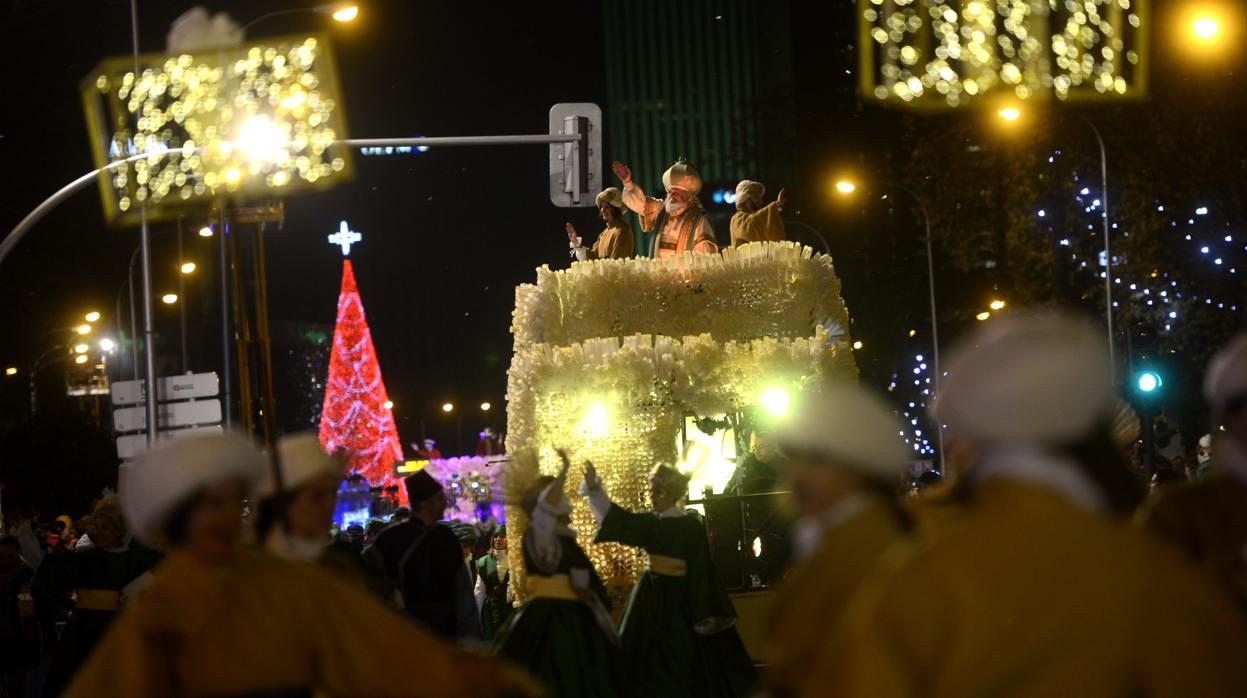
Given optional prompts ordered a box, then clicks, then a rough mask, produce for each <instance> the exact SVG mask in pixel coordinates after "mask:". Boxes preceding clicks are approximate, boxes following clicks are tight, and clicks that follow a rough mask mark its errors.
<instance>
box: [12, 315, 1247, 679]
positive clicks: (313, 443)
mask: <svg viewBox="0 0 1247 698" xmlns="http://www.w3.org/2000/svg"><path fill="white" fill-rule="evenodd" d="M1102 345H1103V341H1102V337H1101V335H1100V334H1099V332H1098V331H1097V330H1096V329H1094V328H1092V327H1091V326H1090V325H1088V324H1086V323H1084V322H1083V321H1081V320H1077V319H1071V318H1069V317H1067V316H1063V315H1056V314H1039V315H1030V316H1026V315H1019V316H1017V317H1014V318H1004V319H1001V320H1000V321H999V322H993V323H991V324H990V325H988V326H986V327H984V328H982V329H980V331H978V332H976V333H974V334H972V336H970V337H969V338H967V339H966V340H965V341H963V342H962V344H961V346H960V347H959V348H957V349H956V350H955V351H953V352H952V353H951V356H950V360H949V363H948V376H947V380H946V382H945V384H944V386H943V389H942V391H941V393H940V395H939V396H938V397H937V399H936V401H935V404H934V405H933V416H934V418H935V419H937V420H939V422H940V423H941V424H943V425H944V426H945V430H946V434H945V444H946V452H945V457H946V460H947V461H948V464H949V465H948V468H947V472H946V473H945V474H944V477H943V478H942V480H941V481H940V482H934V481H933V480H932V479H930V478H928V479H927V480H926V481H925V482H924V485H925V486H924V487H923V488H922V489H921V491H920V492H919V493H918V494H917V495H916V496H914V495H911V494H910V493H908V492H906V491H904V488H901V487H898V486H897V483H898V482H899V481H901V480H903V479H906V478H907V477H908V473H907V468H908V460H909V454H908V450H907V448H906V447H905V445H904V444H903V443H902V442H901V441H900V439H899V437H898V433H899V432H900V431H901V430H900V428H899V424H898V421H897V417H896V415H895V413H894V412H893V411H892V410H891V409H890V408H889V407H887V406H886V405H885V403H884V402H883V401H882V400H881V399H880V398H879V397H878V396H876V395H873V394H872V393H870V392H869V391H867V390H865V389H863V388H861V387H858V386H856V385H849V384H834V385H826V386H817V387H815V388H814V389H811V390H809V391H806V392H803V393H802V395H801V397H800V398H799V399H797V400H796V401H795V403H794V404H793V406H792V411H791V415H790V416H789V417H788V418H787V419H785V420H783V421H781V422H779V423H777V424H776V425H774V429H773V431H769V432H767V436H766V439H765V440H766V442H767V443H770V442H773V443H774V447H775V450H777V452H778V453H780V454H782V459H780V460H776V459H774V458H771V457H768V458H766V459H765V460H766V462H768V463H779V465H776V466H774V468H776V473H775V475H777V476H778V477H780V478H782V479H783V480H784V481H786V482H787V483H788V484H789V489H790V490H791V492H792V495H791V507H792V509H793V511H794V513H795V520H796V523H795V525H794V527H793V531H792V536H791V540H792V554H791V561H790V567H791V570H790V572H789V574H787V575H786V579H785V582H784V583H783V584H782V585H781V586H780V588H779V591H778V593H777V594H776V600H775V603H774V606H773V608H772V609H771V613H770V614H769V617H768V620H767V632H766V642H765V646H764V647H763V648H761V650H760V651H758V652H755V656H753V657H751V656H750V655H749V653H748V652H747V651H746V648H745V645H744V643H743V642H742V639H741V636H740V634H739V632H738V630H737V627H736V621H737V612H736V609H735V608H734V606H733V602H732V599H731V597H730V596H729V595H728V594H727V592H726V590H725V588H724V586H723V583H722V581H721V580H720V579H719V577H718V575H717V573H716V570H715V560H714V555H713V553H712V548H711V545H710V542H709V540H708V536H707V531H706V527H705V525H704V523H703V521H702V520H701V519H700V518H699V517H697V516H695V515H693V514H691V513H690V512H689V511H688V509H687V508H686V505H685V501H686V499H687V498H688V495H689V492H688V487H689V480H688V476H687V475H685V474H683V473H681V472H679V471H678V470H677V469H675V468H673V467H671V466H667V465H656V466H655V467H654V468H653V470H652V471H651V475H650V480H649V497H650V503H651V511H648V512H636V511H629V510H627V509H625V508H623V507H621V506H619V505H618V504H616V503H614V502H613V501H612V500H611V498H610V493H609V492H608V491H607V488H606V486H605V484H604V483H603V481H602V479H601V478H600V477H599V476H598V475H597V472H596V469H595V468H594V466H593V464H592V463H589V462H586V463H584V477H583V478H582V479H581V480H580V481H579V482H575V483H569V482H567V473H568V471H569V469H570V466H571V459H570V457H569V456H568V454H567V453H566V452H564V451H559V457H560V459H561V469H560V471H559V472H558V473H557V474H555V475H539V474H537V473H536V466H535V465H534V466H533V474H532V477H531V481H529V482H526V483H525V484H524V486H523V487H522V488H521V490H520V491H521V494H520V495H519V497H518V500H517V501H515V502H512V503H513V504H515V505H517V506H518V507H519V508H520V509H521V510H522V511H523V512H524V517H525V522H526V526H525V529H524V534H523V536H522V544H523V545H522V550H520V551H518V553H517V554H516V555H510V552H511V551H509V550H508V546H507V536H506V530H505V529H503V528H494V529H487V530H485V531H483V532H482V530H481V529H480V528H479V527H475V526H470V525H466V524H457V523H450V522H445V521H443V520H442V519H443V517H444V515H445V511H446V496H445V492H444V490H443V488H442V486H441V485H440V484H439V483H438V482H437V481H436V480H435V479H434V478H432V477H431V476H430V475H429V474H428V473H426V472H424V471H420V472H417V473H415V474H414V475H412V476H410V477H408V478H407V479H406V481H405V482H404V486H405V488H406V494H407V498H408V500H409V503H410V507H409V508H407V507H404V508H400V509H398V510H396V511H395V512H394V513H393V516H391V517H390V519H389V520H387V521H374V522H371V523H370V524H369V525H368V526H367V527H366V528H364V529H361V530H360V531H359V532H358V534H357V535H346V534H345V532H343V533H339V534H337V535H335V534H334V533H333V532H332V530H333V529H332V528H331V525H332V516H333V511H334V503H335V497H336V494H337V491H338V486H339V484H340V482H341V481H342V479H343V478H344V476H345V475H346V473H345V472H344V469H343V464H342V461H341V460H340V459H338V458H336V457H334V456H332V455H327V454H325V453H324V452H323V451H322V450H321V448H320V444H319V442H318V440H317V438H316V437H315V436H314V435H311V434H299V435H292V436H287V437H284V438H282V439H281V440H280V441H279V443H278V444H277V446H276V448H274V449H273V451H272V452H271V453H265V452H263V451H261V450H260V449H258V448H257V447H256V446H254V445H253V444H252V443H250V442H249V441H247V440H245V439H243V438H241V437H238V436H234V435H206V436H195V437H188V438H184V439H178V440H172V441H165V442H160V443H158V444H157V445H155V446H154V447H153V448H151V449H150V450H149V451H147V452H145V453H144V454H142V455H141V456H139V457H138V458H136V459H134V460H133V461H131V462H129V463H127V464H126V465H124V466H123V468H122V470H121V473H120V476H119V494H118V495H112V494H107V496H105V497H103V498H102V499H101V500H99V501H98V502H97V503H96V504H95V505H94V507H93V508H92V511H91V514H90V515H89V517H85V518H84V519H83V520H80V521H77V522H74V521H72V520H70V519H69V518H68V517H57V519H56V520H54V521H53V522H52V523H51V524H49V525H48V526H46V527H44V526H42V525H41V524H39V523H38V520H37V517H36V516H34V515H33V514H32V513H31V512H28V511H24V510H20V509H13V510H11V511H9V512H8V528H7V531H6V533H5V535H4V536H3V537H0V592H3V598H2V600H0V639H3V641H4V646H5V652H3V653H2V655H0V669H2V670H3V672H4V673H3V683H2V684H0V685H2V688H3V691H4V693H3V695H6V696H21V695H29V694H32V693H33V694H35V695H39V694H40V693H34V692H35V691H41V694H42V695H45V696H56V695H67V696H75V697H76V696H114V695H115V696H127V697H133V696H173V695H208V696H214V695H217V696H219V695H311V692H314V691H321V692H326V693H328V694H330V695H343V696H348V695H350V696H388V695H438V696H443V695H474V696H475V695H482V696H487V695H520V696H528V695H534V696H535V695H559V696H638V697H639V696H715V697H718V696H724V697H726V696H749V695H762V696H821V695H837V696H871V697H874V696H892V695H895V696H907V695H932V696H962V695H1018V696H1020V695H1126V694H1131V695H1134V694H1139V695H1172V696H1178V695H1183V696H1186V695H1200V696H1231V695H1241V693H1242V691H1243V686H1244V683H1243V680H1242V675H1241V670H1240V669H1239V667H1238V664H1237V660H1239V659H1240V658H1241V657H1244V656H1247V622H1245V621H1247V616H1245V615H1244V612H1247V555H1244V550H1247V335H1245V336H1242V337H1239V338H1238V339H1236V340H1235V341H1234V342H1232V343H1231V344H1230V345H1229V346H1228V347H1226V348H1225V349H1224V350H1223V351H1222V352H1221V353H1220V354H1218V355H1217V357H1216V358H1215V359H1214V360H1213V361H1212V362H1211V364H1210V366H1209V368H1208V371H1207V379H1206V382H1205V391H1204V392H1205V396H1206V398H1207V400H1208V402H1209V405H1210V407H1211V409H1212V412H1213V414H1214V418H1215V426H1216V429H1215V430H1214V431H1213V436H1212V437H1211V443H1210V455H1211V458H1210V459H1209V466H1208V469H1207V473H1206V474H1204V475H1203V476H1202V477H1201V478H1199V479H1198V480H1197V481H1194V482H1186V483H1183V484H1181V485H1174V486H1168V487H1161V488H1157V489H1155V490H1154V491H1153V492H1151V494H1150V496H1149V495H1148V491H1147V487H1146V482H1144V481H1142V480H1141V479H1140V478H1138V477H1137V476H1136V474H1135V473H1134V472H1132V468H1131V465H1130V463H1129V460H1128V458H1125V457H1123V448H1122V443H1121V442H1120V433H1119V432H1120V430H1119V429H1115V420H1116V419H1117V416H1118V412H1119V410H1120V399H1119V396H1118V395H1117V394H1116V392H1115V389H1114V387H1113V385H1112V382H1111V380H1110V378H1109V376H1110V371H1109V366H1108V363H1107V359H1106V357H1105V356H1104V352H1103V347H1102ZM764 450H765V449H764ZM508 467H514V468H516V472H520V470H519V466H518V465H516V464H515V463H514V462H513V463H511V464H510V465H509V466H508ZM759 468H760V466H758V465H756V464H755V465H754V466H752V470H750V469H748V468H746V469H744V470H747V471H748V472H753V471H754V470H759ZM767 472H769V471H767ZM746 474H748V473H746ZM742 477H743V476H742ZM569 488H570V489H569ZM572 495H574V496H579V497H583V498H584V499H585V501H586V503H587V505H588V509H589V511H590V512H591V513H592V516H593V521H594V522H595V526H596V530H595V531H594V540H595V541H596V542H602V543H604V542H611V543H617V544H620V545H623V546H630V547H632V548H636V549H638V550H641V551H644V553H645V554H646V556H647V558H648V562H649V564H648V570H647V571H646V572H644V573H643V574H642V575H641V577H640V579H639V580H638V582H637V583H636V586H635V588H634V590H633V592H632V594H631V596H630V598H629V600H628V602H627V604H626V605H625V606H624V607H623V608H622V609H612V607H611V598H610V594H608V593H607V590H606V585H605V584H604V582H603V575H604V574H605V573H606V571H604V570H599V569H596V568H595V566H594V564H593V562H592V561H591V559H590V557H589V555H587V554H586V552H585V550H584V549H582V548H581V546H580V544H579V543H578V542H577V532H576V531H575V530H574V529H573V528H572V526H571V516H570V515H571V511H572V505H571V499H570V496H572ZM517 569H520V570H523V572H524V574H523V576H522V578H523V580H524V581H523V585H522V588H519V587H517V584H516V581H515V580H516V576H515V575H514V574H513V572H514V571H515V570H517ZM519 599H523V602H522V603H519V601H518V600H519Z"/></svg>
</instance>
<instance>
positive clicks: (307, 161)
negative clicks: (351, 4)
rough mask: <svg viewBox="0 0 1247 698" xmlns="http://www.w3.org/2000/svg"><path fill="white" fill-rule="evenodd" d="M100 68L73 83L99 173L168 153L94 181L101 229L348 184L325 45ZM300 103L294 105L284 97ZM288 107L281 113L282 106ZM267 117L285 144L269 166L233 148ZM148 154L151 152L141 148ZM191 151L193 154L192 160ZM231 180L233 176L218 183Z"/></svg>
mask: <svg viewBox="0 0 1247 698" xmlns="http://www.w3.org/2000/svg"><path fill="white" fill-rule="evenodd" d="M139 66H140V70H141V72H140V75H139V76H137V77H136V76H135V75H134V59H133V58H132V57H129V56H125V57H121V56H118V57H114V58H108V59H106V60H104V61H103V62H102V63H100V65H99V66H97V67H96V68H95V69H94V70H92V71H91V72H90V73H89V74H88V75H87V77H86V78H85V79H84V80H83V83H82V100H83V108H84V110H85V113H86V119H87V126H88V130H89V135H90V141H91V152H92V157H93V159H94V162H95V166H96V167H103V166H105V165H106V164H108V163H109V162H112V161H115V160H120V159H122V158H124V157H127V156H130V155H133V154H135V153H139V152H143V150H144V149H147V150H154V151H167V152H165V154H157V155H154V156H153V157H151V158H146V159H142V160H138V161H136V162H134V163H129V164H126V165H122V166H120V167H118V168H117V169H115V170H113V171H111V172H108V173H102V174H101V175H100V176H99V187H100V197H101V200H102V201H103V205H104V214H105V219H106V220H107V221H108V222H109V223H111V224H115V225H129V224H133V223H135V222H136V221H138V219H139V216H140V209H141V208H142V207H143V206H144V205H145V206H146V209H147V216H148V219H149V220H160V219H168V218H173V217H175V216H176V215H178V213H179V212H182V211H185V210H186V209H187V208H203V207H205V206H206V205H208V204H209V203H210V202H212V201H213V200H214V199H217V198H220V197H241V198H245V197H257V196H259V197H269V198H272V197H274V196H284V195H285V194H287V193H296V192H305V191H316V190H322V189H326V188H328V187H332V186H335V185H337V184H340V183H342V182H345V181H347V180H349V179H350V178H351V177H352V176H353V174H354V163H353V157H352V153H351V149H350V148H347V147H346V146H343V145H333V144H332V142H333V141H336V140H341V139H345V138H347V137H348V132H347V124H346V115H345V110H344V109H343V106H342V99H341V90H340V89H339V81H338V71H337V61H336V58H335V54H334V51H333V46H332V44H331V43H330V41H329V40H328V38H327V37H326V36H325V35H323V34H311V35H294V36H284V37H275V38H269V39H264V40H262V41H248V42H244V43H242V44H238V45H236V46H230V47H226V48H224V49H221V50H220V51H204V52H202V53H197V54H187V53H182V54H166V53H149V54H143V55H141V56H139ZM292 94H299V95H303V99H302V100H300V101H299V103H298V104H295V103H294V101H293V100H289V97H290V95H292ZM283 102H286V104H283ZM252 114H258V115H266V116H268V117H269V118H271V119H273V121H274V122H275V123H277V124H278V125H279V128H280V129H281V131H282V132H283V133H284V134H285V136H286V137H287V138H288V139H289V141H290V142H291V143H292V144H293V145H294V149H293V152H291V149H287V148H283V149H282V152H278V153H276V154H275V157H274V159H273V160H272V161H269V162H256V163H252V162H249V161H246V160H245V158H244V157H243V155H242V154H241V153H240V152H239V150H240V149H239V148H237V147H235V146H234V144H233V142H232V140H231V139H232V138H233V137H234V135H235V133H234V132H235V130H236V129H237V128H239V125H241V124H242V123H243V120H244V119H246V118H247V117H248V116H250V115H252ZM149 142H150V143H153V144H155V145H154V146H148V143H149ZM197 150H198V151H199V152H197ZM232 171H234V172H237V174H238V176H237V177H236V178H232V177H229V176H227V173H230V172H232Z"/></svg>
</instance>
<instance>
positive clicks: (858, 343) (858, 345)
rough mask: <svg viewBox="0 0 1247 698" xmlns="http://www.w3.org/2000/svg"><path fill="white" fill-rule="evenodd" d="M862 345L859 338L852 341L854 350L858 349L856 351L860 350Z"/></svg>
mask: <svg viewBox="0 0 1247 698" xmlns="http://www.w3.org/2000/svg"><path fill="white" fill-rule="evenodd" d="M862 346H863V345H862V340H860V339H859V340H857V341H856V342H853V348H854V349H856V350H858V351H861V349H862Z"/></svg>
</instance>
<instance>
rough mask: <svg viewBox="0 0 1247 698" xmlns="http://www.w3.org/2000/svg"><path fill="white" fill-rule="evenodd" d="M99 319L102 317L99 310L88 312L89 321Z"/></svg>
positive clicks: (87, 318)
mask: <svg viewBox="0 0 1247 698" xmlns="http://www.w3.org/2000/svg"><path fill="white" fill-rule="evenodd" d="M99 319H100V314H99V311H95V310H92V311H91V312H89V313H87V314H86V320H87V322H96V321H97V320H99Z"/></svg>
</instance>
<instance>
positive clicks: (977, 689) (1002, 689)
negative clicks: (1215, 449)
mask: <svg viewBox="0 0 1247 698" xmlns="http://www.w3.org/2000/svg"><path fill="white" fill-rule="evenodd" d="M947 369H948V379H947V381H946V383H945V384H944V386H943V390H942V392H941V393H940V394H939V395H938V396H937V397H936V401H935V404H934V406H933V412H934V417H935V419H936V422H937V423H938V424H942V425H946V429H947V432H946V437H945V443H946V444H950V445H951V449H950V450H951V452H955V453H958V454H961V457H962V458H963V460H964V462H963V463H962V465H963V466H964V472H963V474H962V475H961V476H960V477H959V478H958V482H957V487H958V488H959V492H958V494H959V497H960V499H961V501H962V511H961V513H960V514H959V515H958V520H957V522H956V524H955V525H954V526H949V527H947V528H945V529H944V530H942V531H940V532H939V534H938V535H937V536H935V537H933V538H932V539H931V540H930V541H927V542H924V543H923V544H921V545H918V546H894V547H893V548H892V549H890V550H889V551H888V552H887V553H885V554H884V557H883V559H881V560H880V562H879V565H878V567H877V568H876V572H877V573H878V574H876V575H873V576H872V578H871V579H869V580H867V581H866V582H865V583H864V584H863V585H862V589H861V591H860V592H859V593H858V595H857V596H856V597H855V598H854V599H853V601H851V602H850V605H849V609H848V610H847V611H846V612H845V623H844V625H843V626H842V630H843V632H842V634H841V635H840V636H839V637H838V639H836V640H835V641H833V642H829V643H827V644H826V645H825V646H824V650H825V651H824V652H823V654H822V657H821V658H820V659H819V660H818V662H816V665H815V666H814V669H813V675H812V676H811V678H810V680H809V681H807V682H806V688H805V695H808V696H825V695H835V696H850V697H854V696H869V697H870V698H880V697H886V696H914V695H928V696H985V695H997V696H999V695H1005V696H1072V695H1080V696H1124V695H1146V696H1239V695H1242V692H1243V672H1242V658H1243V657H1245V656H1247V629H1245V628H1244V624H1243V619H1242V617H1241V616H1240V615H1239V614H1238V613H1236V611H1235V608H1234V605H1233V603H1232V602H1231V601H1230V597H1229V596H1228V595H1226V594H1225V593H1224V592H1223V591H1222V590H1221V589H1219V588H1217V586H1216V585H1215V584H1213V583H1212V582H1211V581H1210V580H1209V579H1207V578H1206V577H1205V576H1204V575H1202V574H1200V573H1199V572H1198V571H1197V570H1195V569H1194V568H1193V567H1192V566H1191V565H1190V564H1189V563H1188V562H1187V561H1186V560H1184V559H1183V558H1182V556H1181V555H1180V554H1178V553H1177V552H1176V551H1174V550H1171V549H1170V548H1169V547H1168V546H1166V545H1164V544H1161V543H1158V542H1156V541H1153V540H1150V539H1148V538H1147V537H1146V536H1144V535H1142V534H1141V533H1140V532H1139V531H1138V530H1136V529H1134V528H1132V527H1131V526H1129V525H1128V521H1127V517H1128V516H1129V515H1130V514H1131V513H1132V512H1133V510H1134V507H1135V506H1136V504H1137V503H1138V501H1139V498H1140V496H1141V492H1140V487H1139V485H1138V483H1137V482H1136V481H1135V479H1134V478H1133V476H1132V475H1131V474H1130V472H1129V471H1128V470H1127V468H1126V465H1125V464H1124V463H1123V462H1122V461H1121V459H1120V458H1119V457H1118V454H1117V449H1116V447H1115V446H1114V444H1113V442H1112V432H1111V426H1112V420H1113V417H1114V415H1115V413H1116V409H1117V400H1116V397H1117V396H1116V394H1115V391H1114V389H1113V384H1112V378H1111V377H1112V367H1111V365H1110V364H1109V361H1108V355H1107V352H1105V351H1104V332H1103V330H1102V329H1100V328H1097V327H1095V326H1093V325H1091V324H1090V323H1087V322H1085V321H1082V320H1075V319H1072V318H1069V317H1065V316H1062V315H1055V314H1050V315H1036V316H1030V317H1026V316H1017V317H1013V318H1002V319H999V320H992V321H991V322H990V323H983V324H982V326H980V328H979V331H977V332H974V333H972V334H971V335H970V336H969V337H967V338H966V340H964V342H963V343H962V345H961V346H960V348H959V349H956V350H955V351H953V352H952V353H951V354H950V361H949V362H948V364H947Z"/></svg>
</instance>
